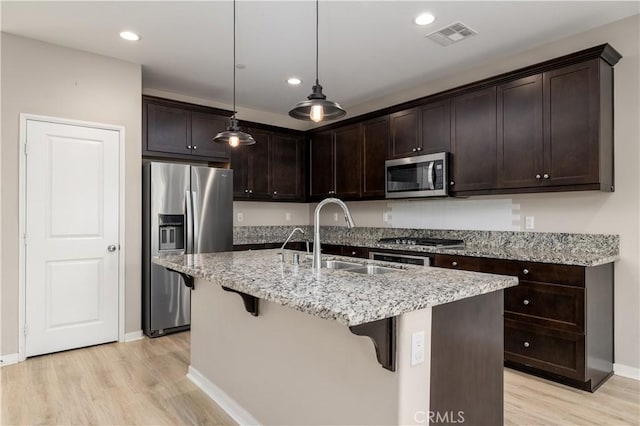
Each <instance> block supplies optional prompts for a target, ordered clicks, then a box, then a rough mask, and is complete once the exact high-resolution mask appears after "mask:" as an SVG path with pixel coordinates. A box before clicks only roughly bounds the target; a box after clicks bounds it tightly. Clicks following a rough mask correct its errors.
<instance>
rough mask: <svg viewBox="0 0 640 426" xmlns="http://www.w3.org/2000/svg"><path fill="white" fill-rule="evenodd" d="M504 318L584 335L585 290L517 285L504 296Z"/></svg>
mask: <svg viewBox="0 0 640 426" xmlns="http://www.w3.org/2000/svg"><path fill="white" fill-rule="evenodd" d="M504 311H505V312H504V315H505V317H506V318H513V319H517V320H520V321H526V322H530V323H534V324H539V325H544V326H547V327H554V328H558V329H563V330H567V331H572V332H576V333H582V332H584V289H581V288H576V287H569V286H561V285H554V284H541V283H532V282H529V281H520V284H519V285H518V286H517V287H511V288H508V289H506V290H505V292H504Z"/></svg>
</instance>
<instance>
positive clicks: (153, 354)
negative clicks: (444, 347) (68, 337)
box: [0, 332, 640, 426]
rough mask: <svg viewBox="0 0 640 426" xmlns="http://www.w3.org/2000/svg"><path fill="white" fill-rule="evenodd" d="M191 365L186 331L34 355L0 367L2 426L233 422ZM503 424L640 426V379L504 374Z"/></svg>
mask: <svg viewBox="0 0 640 426" xmlns="http://www.w3.org/2000/svg"><path fill="white" fill-rule="evenodd" d="M188 365H189V333H188V332H186V333H178V334H173V335H170V336H166V337H162V338H158V339H144V340H140V341H137V342H131V343H111V344H107V345H101V346H95V347H91V348H85V349H78V350H74V351H68V352H61V353H57V354H52V355H45V356H40V357H35V358H30V359H28V360H27V361H26V362H23V363H20V364H16V365H11V366H7V367H3V368H2V369H0V373H1V374H0V400H1V410H0V424H2V425H26V424H64V425H67V424H74V425H76V424H77V425H80V424H81V425H85V424H100V425H130V424H137V425H174V424H176V425H177V424H198V425H200V424H202V425H231V424H234V422H233V421H232V420H231V418H229V416H227V414H226V413H225V412H224V411H222V410H221V409H220V407H219V406H217V405H216V404H215V403H214V402H213V401H211V400H210V399H209V398H208V397H207V396H206V395H205V394H204V393H202V392H201V391H200V390H199V389H198V388H197V387H196V386H195V385H193V384H192V383H191V382H190V381H189V380H188V379H187V378H186V377H185V374H186V372H187V367H188ZM505 424H506V425H509V426H511V425H527V426H530V425H544V426H547V425H600V426H604V425H640V382H638V381H635V380H631V379H625V378H623V377H618V376H614V377H612V378H611V379H610V380H609V381H608V382H607V383H605V384H604V385H603V386H602V387H601V388H600V389H599V390H598V391H597V392H596V393H595V394H591V393H588V392H583V391H579V390H575V389H572V388H569V387H566V386H563V385H559V384H556V383H552V382H549V381H546V380H543V379H538V378H535V377H532V376H529V375H526V374H523V373H519V372H516V371H513V370H509V369H507V370H505Z"/></svg>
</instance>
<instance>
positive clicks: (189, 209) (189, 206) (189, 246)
mask: <svg viewBox="0 0 640 426" xmlns="http://www.w3.org/2000/svg"><path fill="white" fill-rule="evenodd" d="M184 204H185V212H186V222H187V223H186V228H187V235H186V241H185V245H184V246H185V254H193V222H194V221H193V201H192V200H191V191H185V194H184Z"/></svg>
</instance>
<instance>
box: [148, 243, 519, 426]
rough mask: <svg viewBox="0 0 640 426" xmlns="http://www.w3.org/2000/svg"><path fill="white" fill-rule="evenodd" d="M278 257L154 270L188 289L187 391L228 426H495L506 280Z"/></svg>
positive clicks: (197, 259) (231, 256)
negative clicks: (232, 422)
mask: <svg viewBox="0 0 640 426" xmlns="http://www.w3.org/2000/svg"><path fill="white" fill-rule="evenodd" d="M280 252H281V250H260V251H245V252H228V253H212V254H200V255H187V256H168V257H161V258H155V259H154V262H155V263H158V264H160V265H162V266H165V267H167V268H169V269H172V270H175V271H177V272H180V273H182V274H184V276H185V278H186V282H187V283H188V284H190V285H193V287H194V292H193V296H192V302H191V303H192V307H191V312H192V313H191V366H190V370H189V377H190V378H191V379H192V380H193V381H194V382H195V383H196V384H197V385H198V386H200V387H201V388H202V389H203V390H204V391H205V392H206V393H208V394H209V396H211V397H212V398H213V399H214V400H216V402H218V404H219V405H220V406H221V407H222V408H223V409H225V410H226V411H227V412H228V413H229V414H230V415H231V416H232V417H234V418H235V419H236V420H237V421H238V422H239V423H242V424H257V423H259V424H427V423H429V420H431V421H432V422H435V421H436V420H439V423H447V422H448V423H460V422H461V421H462V420H464V419H466V422H467V423H471V424H472V423H474V419H475V420H476V422H478V421H481V420H482V423H483V424H501V423H502V415H503V414H502V411H503V399H502V393H503V389H502V386H503V385H502V361H503V358H502V351H503V346H502V345H503V330H502V321H503V318H502V312H503V298H502V291H503V289H505V288H508V287H511V286H515V285H517V283H518V280H517V278H513V277H506V276H500V275H492V274H480V273H474V272H466V271H455V270H447V269H440V268H430V267H416V266H410V265H402V266H399V265H397V264H393V265H392V264H385V263H382V262H372V261H366V260H363V259H359V260H357V261H354V259H349V258H341V257H339V256H331V257H327V258H326V260H335V261H338V262H340V261H344V262H356V263H360V264H361V265H365V264H369V265H374V266H378V267H382V268H389V269H378V270H375V269H376V268H369V272H385V273H375V274H366V273H363V272H366V267H365V268H364V269H363V268H356V267H353V266H352V267H351V270H348V269H321V270H320V271H319V272H314V271H313V270H312V269H311V260H310V259H305V256H304V253H301V252H293V251H289V250H285V251H284V261H282V262H281V261H280V256H279V253H280ZM294 253H297V254H298V255H299V256H300V259H301V261H300V264H299V265H294V264H292V257H293V254H294ZM330 266H331V265H330ZM333 266H336V265H335V264H334V265H333ZM338 266H340V264H338ZM356 266H357V265H356ZM344 267H347V268H348V265H347V266H344ZM355 269H358V270H359V271H356V270H355ZM372 269H374V270H375V271H372ZM420 341H422V343H420Z"/></svg>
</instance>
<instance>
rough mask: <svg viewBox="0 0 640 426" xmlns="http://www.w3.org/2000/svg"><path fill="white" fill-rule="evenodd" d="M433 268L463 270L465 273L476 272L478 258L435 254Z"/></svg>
mask: <svg viewBox="0 0 640 426" xmlns="http://www.w3.org/2000/svg"><path fill="white" fill-rule="evenodd" d="M433 266H436V267H438V268H449V269H463V270H465V271H477V270H478V258H477V257H467V256H449V255H446V254H437V255H436V258H435V260H434V262H433Z"/></svg>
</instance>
